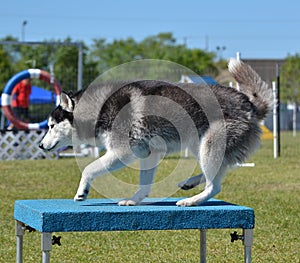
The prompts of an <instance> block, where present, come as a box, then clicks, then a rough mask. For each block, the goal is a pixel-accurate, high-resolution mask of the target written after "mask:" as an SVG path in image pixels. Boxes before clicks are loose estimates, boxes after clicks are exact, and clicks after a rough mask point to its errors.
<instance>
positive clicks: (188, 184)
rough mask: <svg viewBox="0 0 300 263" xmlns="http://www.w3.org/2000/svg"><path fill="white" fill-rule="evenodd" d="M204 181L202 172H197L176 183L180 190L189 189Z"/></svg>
mask: <svg viewBox="0 0 300 263" xmlns="http://www.w3.org/2000/svg"><path fill="white" fill-rule="evenodd" d="M203 183H205V176H204V174H198V175H195V176H193V177H190V178H188V179H186V180H183V181H181V182H180V183H178V187H179V188H181V189H182V190H190V189H192V188H194V187H196V186H197V185H199V184H203Z"/></svg>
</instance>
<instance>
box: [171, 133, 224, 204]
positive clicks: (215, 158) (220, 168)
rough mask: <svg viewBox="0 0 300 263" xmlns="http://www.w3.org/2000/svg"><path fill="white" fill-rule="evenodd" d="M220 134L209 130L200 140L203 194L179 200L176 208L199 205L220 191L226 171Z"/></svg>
mask: <svg viewBox="0 0 300 263" xmlns="http://www.w3.org/2000/svg"><path fill="white" fill-rule="evenodd" d="M221 136H223V134H222V133H219V132H218V130H217V129H213V130H212V129H211V130H209V131H208V132H207V133H206V134H205V135H204V137H203V138H202V140H201V143H200V151H199V154H200V156H199V162H200V166H201V169H202V172H203V174H204V176H205V180H206V186H205V189H204V190H203V192H201V193H200V194H198V195H195V196H193V197H190V198H186V199H183V200H179V201H178V202H177V206H194V205H199V204H201V203H203V202H205V201H207V200H208V199H209V198H211V197H213V196H215V195H216V194H217V193H219V192H220V191H221V182H222V179H223V177H224V175H225V174H226V171H227V163H226V161H225V159H224V154H225V147H226V144H225V145H224V147H222V146H220V145H221V144H222V143H223V140H222V138H221Z"/></svg>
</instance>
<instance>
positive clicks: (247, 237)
mask: <svg viewBox="0 0 300 263" xmlns="http://www.w3.org/2000/svg"><path fill="white" fill-rule="evenodd" d="M243 236H244V240H243V244H244V262H245V263H251V262H252V244H253V229H243Z"/></svg>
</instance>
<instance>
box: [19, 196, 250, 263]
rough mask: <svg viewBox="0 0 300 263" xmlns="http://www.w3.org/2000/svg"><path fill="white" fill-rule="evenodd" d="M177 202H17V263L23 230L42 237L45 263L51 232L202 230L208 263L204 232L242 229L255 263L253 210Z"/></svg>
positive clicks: (247, 251) (224, 204)
mask: <svg viewBox="0 0 300 263" xmlns="http://www.w3.org/2000/svg"><path fill="white" fill-rule="evenodd" d="M178 200H179V198H166V199H164V200H162V199H155V198H148V199H145V201H144V202H143V203H142V204H141V205H139V206H118V205H117V202H118V201H116V200H109V199H88V200H86V201H83V202H74V201H73V200H70V199H46V200H17V201H16V202H15V207H14V218H15V220H16V241H17V254H16V262H17V263H21V262H23V235H24V232H25V229H26V228H27V229H28V226H29V227H30V228H29V229H35V230H37V231H39V232H41V234H42V240H41V246H42V262H43V263H48V262H50V251H51V247H52V232H76V231H79V232H83V231H125V230H130V231H137V230H180V229H199V230H200V262H201V263H204V262H206V230H207V229H222V228H241V229H243V235H241V236H237V237H238V238H239V239H242V241H243V244H244V262H246V263H251V248H252V243H253V228H254V211H253V209H252V208H248V207H244V206H239V205H235V204H231V203H227V202H224V201H221V200H217V199H210V200H209V201H208V202H206V203H204V204H202V205H200V206H195V207H177V206H176V202H177V201H178Z"/></svg>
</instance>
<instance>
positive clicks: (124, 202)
mask: <svg viewBox="0 0 300 263" xmlns="http://www.w3.org/2000/svg"><path fill="white" fill-rule="evenodd" d="M118 205H119V206H135V205H138V203H137V202H136V201H133V200H130V199H124V200H122V201H120V202H119V203H118Z"/></svg>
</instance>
